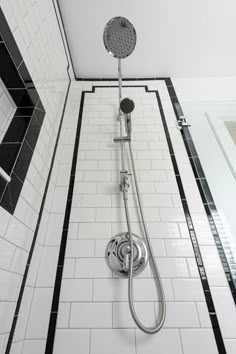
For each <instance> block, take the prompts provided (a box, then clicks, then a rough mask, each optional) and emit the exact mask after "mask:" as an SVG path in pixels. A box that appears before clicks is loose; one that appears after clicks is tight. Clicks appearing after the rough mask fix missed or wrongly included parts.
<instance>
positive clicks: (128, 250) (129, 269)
mask: <svg viewBox="0 0 236 354" xmlns="http://www.w3.org/2000/svg"><path fill="white" fill-rule="evenodd" d="M103 41H104V45H105V47H106V49H107V51H108V53H109V54H111V55H112V56H113V57H115V58H117V59H118V80H119V109H118V120H119V124H120V136H119V137H116V138H114V142H115V143H120V151H121V154H120V156H121V170H120V191H121V193H122V194H123V201H124V207H125V216H126V223H127V229H128V231H126V232H122V233H119V234H117V235H115V236H114V237H112V238H111V240H110V241H109V243H108V245H107V248H106V260H107V264H108V266H109V267H110V268H111V270H112V271H113V272H115V273H116V274H118V275H120V276H122V277H127V278H128V280H129V281H128V299H129V307H130V311H131V314H132V317H133V320H134V322H135V323H136V325H137V326H138V327H139V328H140V329H141V330H142V331H143V332H145V333H148V334H154V333H157V332H158V331H159V330H160V329H161V328H162V326H163V324H164V320H165V314H166V304H165V295H164V290H163V286H162V282H161V279H160V275H159V271H158V268H157V264H156V260H155V257H154V253H153V250H152V245H151V242H150V238H149V235H148V230H147V226H146V222H145V217H144V212H143V207H142V202H141V197H140V192H139V186H138V181H137V174H136V169H135V163H134V157H133V150H132V144H131V132H132V129H131V113H132V111H133V110H134V102H133V101H132V100H130V99H129V98H124V99H122V73H121V59H124V58H126V57H128V56H129V55H130V54H131V53H132V52H133V50H134V48H135V45H136V32H135V29H134V27H133V25H132V24H131V23H130V22H129V21H128V20H127V19H126V18H124V17H114V18H112V19H111V20H110V21H109V22H108V23H107V24H106V26H105V29H104V34H103ZM123 125H124V126H125V130H126V136H124V135H123ZM127 143H128V146H129V156H130V160H131V166H132V174H133V178H134V184H135V190H136V195H137V200H138V207H139V212H140V216H141V221H142V225H143V230H144V236H145V238H143V237H140V236H137V235H135V234H133V233H132V225H131V222H130V215H129V207H128V192H129V187H130V183H129V177H130V176H131V174H130V173H129V172H128V169H127V168H126V163H125V162H126V161H125V145H126V144H127ZM148 260H149V261H150V268H151V270H152V273H153V276H154V279H153V280H154V281H155V285H156V289H157V293H158V295H159V300H160V306H161V311H160V318H159V320H157V323H156V325H155V326H154V327H150V328H149V327H145V326H144V325H143V324H142V323H141V322H140V321H139V319H138V317H137V315H136V312H135V309H134V301H133V278H134V277H135V276H136V275H138V274H139V273H141V272H142V271H143V269H144V268H145V267H146V265H147V263H148Z"/></svg>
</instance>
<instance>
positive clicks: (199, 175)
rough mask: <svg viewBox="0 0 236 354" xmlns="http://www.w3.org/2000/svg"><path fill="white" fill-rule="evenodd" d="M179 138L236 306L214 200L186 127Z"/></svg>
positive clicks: (173, 98) (235, 290)
mask: <svg viewBox="0 0 236 354" xmlns="http://www.w3.org/2000/svg"><path fill="white" fill-rule="evenodd" d="M165 81H166V86H167V90H168V92H169V95H170V99H171V102H172V106H173V109H174V112H175V116H176V120H177V121H178V120H179V117H180V116H184V113H183V111H182V108H181V106H180V103H179V100H178V97H177V95H176V92H175V89H174V86H173V84H172V81H171V79H170V78H168V79H167V80H165ZM181 136H182V139H183V142H184V145H185V148H186V151H187V154H188V158H189V161H190V163H191V167H192V170H193V173H194V177H195V180H196V183H197V186H198V190H199V193H200V195H201V199H202V203H203V205H204V208H205V212H206V215H207V219H208V222H209V226H210V229H211V232H212V235H213V237H214V240H215V245H216V248H217V251H218V254H219V257H220V260H221V263H222V266H223V269H224V273H225V275H226V279H227V281H228V284H229V288H230V291H231V294H232V297H233V300H234V303H235V305H236V288H235V282H234V279H233V276H232V273H231V270H230V266H229V263H228V260H227V257H226V254H225V251H224V247H223V245H222V242H221V239H220V235H219V232H218V230H217V227H216V224H215V221H214V217H213V214H214V216H215V217H217V218H220V217H219V214H218V211H217V208H216V205H215V202H214V199H213V197H212V194H211V191H210V187H209V185H208V182H207V179H206V177H205V174H204V171H203V168H202V165H201V162H200V159H199V157H198V154H197V151H196V148H195V145H194V142H193V140H192V137H191V133H190V130H189V128H188V127H184V128H183V129H181ZM229 251H230V250H229Z"/></svg>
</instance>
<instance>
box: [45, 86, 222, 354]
mask: <svg viewBox="0 0 236 354" xmlns="http://www.w3.org/2000/svg"><path fill="white" fill-rule="evenodd" d="M114 87H115V88H117V86H93V87H92V91H82V93H81V102H80V111H79V117H78V123H77V128H76V141H75V145H74V151H73V159H72V167H71V174H70V182H69V190H68V195H67V202H66V212H65V217H64V224H63V232H62V237H61V245H60V251H59V259H58V264H57V272H56V279H55V285H54V292H53V299H52V307H51V313H50V321H49V328H48V336H47V342H46V351H45V353H46V354H51V353H52V352H53V345H54V339H55V332H56V322H57V316H58V310H59V300H60V290H61V282H62V274H63V266H64V259H65V251H66V243H67V237H68V228H69V219H70V212H71V204H72V197H73V189H74V182H75V173H76V163H77V156H78V150H79V140H80V131H81V124H82V115H83V107H84V100H85V95H86V93H94V92H95V90H96V88H114ZM124 87H143V88H145V91H146V92H153V93H155V94H156V98H157V101H158V105H159V109H160V114H161V119H162V123H163V127H164V131H165V134H166V139H167V143H168V148H169V153H170V157H171V161H172V164H173V168H174V171H175V178H176V181H177V184H178V188H179V193H180V197H181V202H182V206H183V209H184V213H185V217H186V222H187V226H188V230H189V234H190V238H191V242H192V246H193V250H194V255H195V258H196V262H197V266H198V270H199V274H200V278H201V283H202V287H203V291H204V295H205V299H206V304H207V307H208V312H209V316H210V319H211V323H212V328H213V332H214V336H215V340H216V344H217V348H218V351H219V353H220V354H224V353H226V350H225V346H224V342H223V337H222V334H221V330H220V327H219V322H218V318H217V314H216V312H215V307H214V303H213V299H212V295H211V291H210V287H209V283H208V280H207V276H206V271H205V268H204V264H203V261H202V257H201V252H200V248H199V245H198V241H197V237H196V234H195V230H194V226H193V223H192V219H191V215H190V212H189V207H188V203H187V200H186V196H185V193H184V189H183V185H182V180H181V177H180V174H179V170H178V165H177V162H176V158H175V154H174V150H173V146H172V142H171V138H170V135H169V131H168V127H167V124H166V119H165V115H164V111H163V108H162V104H161V100H160V96H159V93H158V91H157V90H150V91H149V90H148V86H145V85H137V86H133V85H132V86H129V85H124Z"/></svg>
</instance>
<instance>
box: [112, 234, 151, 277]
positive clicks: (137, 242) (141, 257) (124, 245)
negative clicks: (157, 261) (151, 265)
mask: <svg viewBox="0 0 236 354" xmlns="http://www.w3.org/2000/svg"><path fill="white" fill-rule="evenodd" d="M132 235H133V246H134V247H133V249H134V257H133V275H134V276H136V275H138V274H140V273H141V272H142V271H143V269H144V268H145V267H146V265H147V262H148V252H147V247H146V243H145V241H144V240H143V239H142V238H141V237H139V236H137V235H135V234H132ZM129 260H130V245H129V234H128V233H127V232H122V233H119V234H118V235H115V236H114V237H112V238H111V240H110V241H109V243H108V245H107V248H106V261H107V264H108V266H109V268H110V269H111V270H112V271H113V272H114V273H116V274H118V275H119V276H122V277H124V278H127V277H128V274H129Z"/></svg>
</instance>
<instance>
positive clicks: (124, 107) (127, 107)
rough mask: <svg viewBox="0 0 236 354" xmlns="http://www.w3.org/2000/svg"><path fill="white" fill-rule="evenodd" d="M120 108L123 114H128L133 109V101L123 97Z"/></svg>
mask: <svg viewBox="0 0 236 354" xmlns="http://www.w3.org/2000/svg"><path fill="white" fill-rule="evenodd" d="M120 109H121V111H122V112H123V113H124V114H130V113H131V112H133V110H134V101H132V100H130V99H129V98H127V97H126V98H124V99H123V100H122V101H121V103H120Z"/></svg>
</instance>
